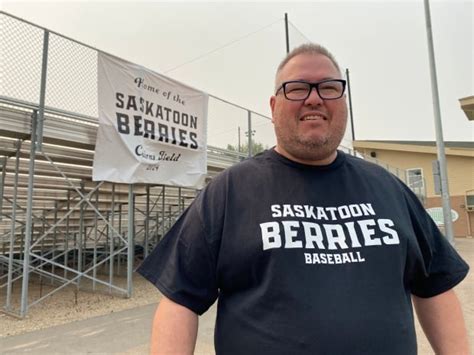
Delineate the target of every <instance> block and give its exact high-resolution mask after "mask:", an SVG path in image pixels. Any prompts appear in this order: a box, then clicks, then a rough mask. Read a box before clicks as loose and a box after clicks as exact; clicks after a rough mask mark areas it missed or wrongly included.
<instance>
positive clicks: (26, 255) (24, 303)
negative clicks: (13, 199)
mask: <svg viewBox="0 0 474 355" xmlns="http://www.w3.org/2000/svg"><path fill="white" fill-rule="evenodd" d="M37 119H38V111H37V110H33V113H32V115H31V144H30V163H29V170H28V196H27V205H26V226H25V241H24V252H23V279H22V284H21V304H20V317H22V318H23V317H25V315H26V312H27V311H28V278H29V269H30V245H31V236H32V234H33V233H32V224H33V220H32V214H33V185H34V177H35V156H36V127H37Z"/></svg>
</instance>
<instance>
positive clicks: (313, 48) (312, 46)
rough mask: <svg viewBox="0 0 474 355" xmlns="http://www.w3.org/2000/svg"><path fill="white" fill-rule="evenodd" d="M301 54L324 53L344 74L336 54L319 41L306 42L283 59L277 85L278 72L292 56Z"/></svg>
mask: <svg viewBox="0 0 474 355" xmlns="http://www.w3.org/2000/svg"><path fill="white" fill-rule="evenodd" d="M301 54H320V55H323V56H325V57H328V58H329V60H331V62H332V63H333V64H334V66H335V67H336V69H337V70H338V72H339V73H341V75H342V72H341V68H340V67H339V64H338V63H337V60H336V58H335V57H334V55H333V54H332V53H331V52H329V51H328V50H327V48H326V47H323V46H321V45H320V44H317V43H305V44H302V45H300V46H298V47H296V48H293V50H292V51H291V52H290V53H288V54H287V55H286V57H285V58H283V60H282V61H281V63H280V65H279V66H278V69H277V71H276V75H275V86H278V85H279V83H278V82H277V80H278V79H277V78H278V74H279V73H280V72H281V70H282V69H283V68H284V67H285V65H286V64H287V63H288V62H289V61H290V60H291V59H292V58H294V57H296V56H297V55H301ZM275 88H276V87H275Z"/></svg>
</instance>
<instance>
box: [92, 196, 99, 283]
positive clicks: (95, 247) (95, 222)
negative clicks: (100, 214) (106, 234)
mask: <svg viewBox="0 0 474 355" xmlns="http://www.w3.org/2000/svg"><path fill="white" fill-rule="evenodd" d="M95 207H96V209H97V210H98V209H99V189H97V190H96V192H95ZM97 223H98V218H97V213H94V251H93V254H92V264H93V265H94V269H93V270H92V278H93V280H92V289H93V290H94V291H95V287H96V282H95V280H96V278H97V236H98V233H97Z"/></svg>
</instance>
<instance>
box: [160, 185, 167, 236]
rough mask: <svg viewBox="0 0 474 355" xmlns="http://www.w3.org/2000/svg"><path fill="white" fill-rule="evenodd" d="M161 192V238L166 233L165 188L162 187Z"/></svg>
mask: <svg viewBox="0 0 474 355" xmlns="http://www.w3.org/2000/svg"><path fill="white" fill-rule="evenodd" d="M162 191H163V192H162V193H161V198H162V200H161V238H163V237H164V236H165V232H166V226H165V218H166V216H165V193H166V187H165V185H163V190H162Z"/></svg>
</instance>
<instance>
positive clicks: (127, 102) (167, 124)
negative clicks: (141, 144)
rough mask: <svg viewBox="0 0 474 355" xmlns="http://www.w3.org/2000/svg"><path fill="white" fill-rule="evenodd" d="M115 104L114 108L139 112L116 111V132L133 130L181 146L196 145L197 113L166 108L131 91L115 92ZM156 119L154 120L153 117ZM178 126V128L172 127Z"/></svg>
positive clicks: (192, 146) (132, 132) (146, 136)
mask: <svg viewBox="0 0 474 355" xmlns="http://www.w3.org/2000/svg"><path fill="white" fill-rule="evenodd" d="M115 98H116V102H115V106H116V107H117V108H118V109H124V110H127V111H130V110H132V111H134V112H137V113H139V112H141V113H143V114H144V116H145V117H143V116H142V115H140V114H137V115H135V114H134V115H133V116H132V117H130V115H129V114H127V113H123V112H116V115H117V129H118V131H119V133H120V134H126V135H129V134H133V135H134V136H142V137H143V138H146V139H150V140H156V141H159V142H163V143H169V144H173V145H177V146H180V147H183V148H190V149H198V147H199V146H198V143H197V133H196V132H193V131H191V130H196V129H197V121H198V117H196V116H193V115H190V114H187V113H183V112H179V111H177V110H173V109H170V108H168V107H165V106H161V105H158V104H157V103H154V102H151V101H148V100H145V99H144V98H143V97H136V96H135V95H125V94H122V93H120V92H117V93H116V94H115ZM150 118H155V119H158V121H159V122H156V121H155V120H153V119H150ZM176 126H179V127H180V128H178V127H176Z"/></svg>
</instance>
